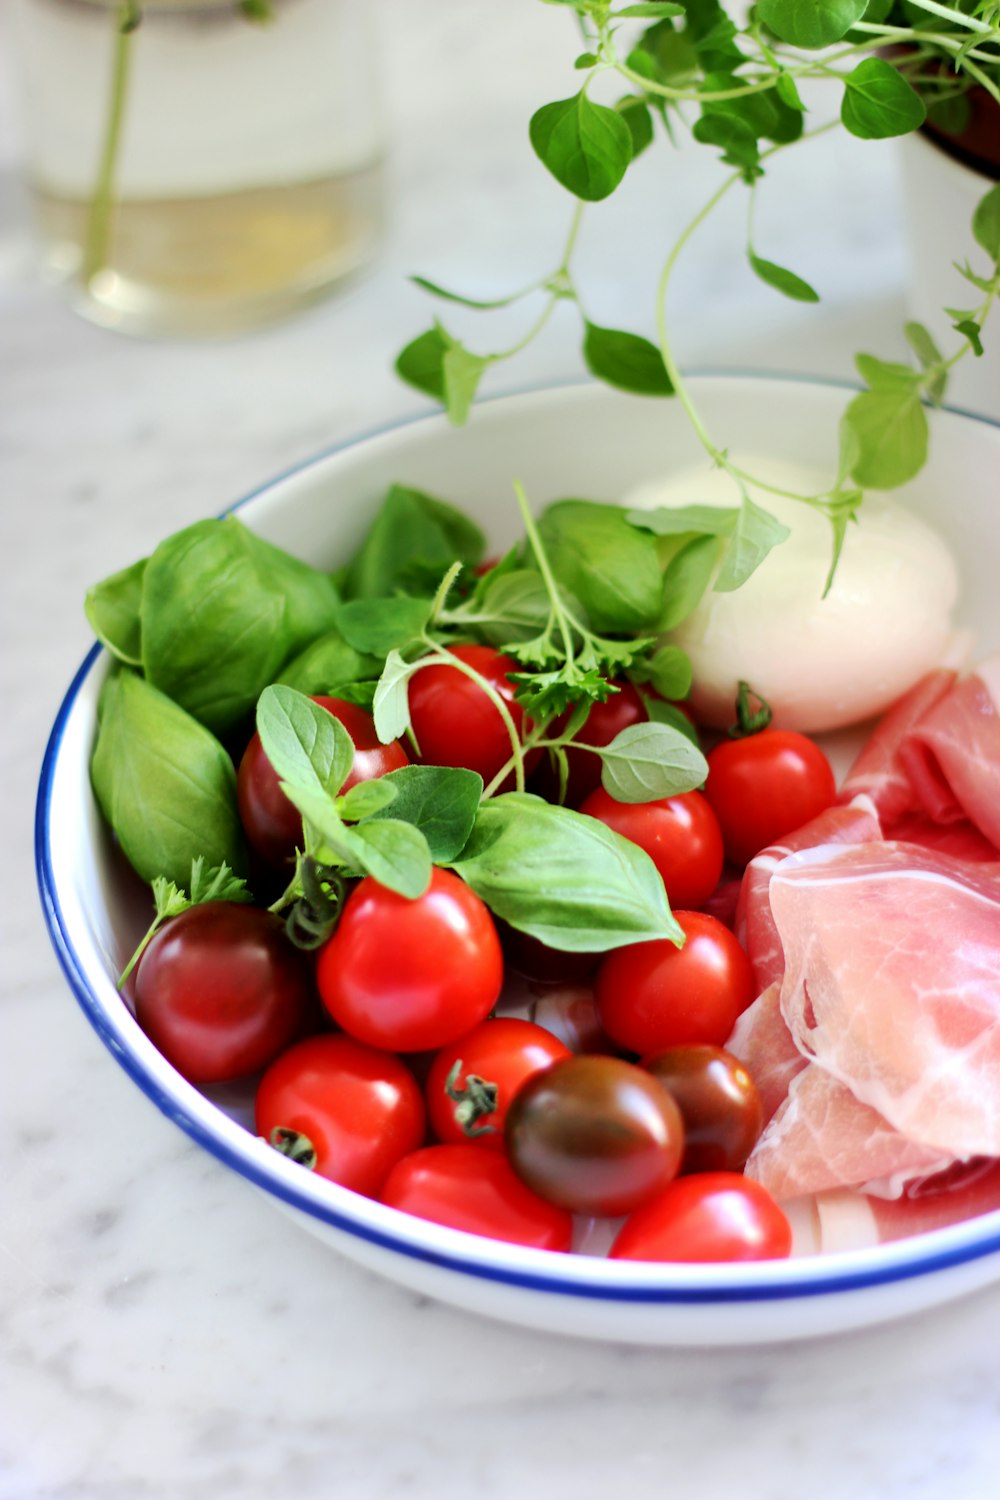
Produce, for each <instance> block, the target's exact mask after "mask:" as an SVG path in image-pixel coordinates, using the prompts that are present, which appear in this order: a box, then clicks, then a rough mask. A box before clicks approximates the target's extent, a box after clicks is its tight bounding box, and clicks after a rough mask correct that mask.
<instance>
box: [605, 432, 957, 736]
mask: <svg viewBox="0 0 1000 1500" xmlns="http://www.w3.org/2000/svg"><path fill="white" fill-rule="evenodd" d="M736 462H737V463H738V464H739V466H740V467H741V468H743V469H745V470H747V471H748V472H750V473H754V474H757V475H758V476H759V477H760V478H762V479H764V480H765V481H767V482H768V483H772V484H776V485H778V486H780V487H781V488H784V489H790V490H796V491H798V492H800V493H803V494H810V493H811V494H818V493H820V492H822V491H823V490H824V489H825V488H826V487H827V486H828V484H829V479H828V477H824V476H823V475H822V474H820V473H818V472H817V473H810V472H809V471H808V470H803V469H802V468H799V467H797V466H796V467H792V466H790V465H787V464H779V463H777V462H775V461H774V460H771V459H763V458H758V457H747V458H739V459H737V460H736ZM751 493H752V498H753V499H754V501H755V503H757V504H759V505H761V506H763V507H764V508H765V509H767V510H769V511H770V512H771V514H772V515H774V516H776V517H777V518H778V520H779V521H782V522H783V523H784V524H785V525H786V526H788V527H789V529H790V535H789V536H788V537H787V538H786V540H785V541H783V542H782V543H780V544H779V545H778V546H777V547H775V548H774V549H773V550H772V551H771V552H770V553H769V554H768V556H767V557H766V558H765V560H764V562H763V563H762V564H761V566H760V567H759V568H758V569H757V571H756V572H755V573H754V574H753V575H752V576H751V577H750V578H749V579H748V580H747V582H746V583H744V584H743V585H742V586H741V587H740V588H738V589H735V590H733V591H732V592H731V593H716V592H714V591H713V590H712V589H711V588H709V590H708V591H707V592H706V593H705V595H704V597H703V599H702V601H701V603H700V604H699V605H698V606H697V608H696V609H695V610H694V612H693V614H691V615H690V616H689V617H688V618H687V619H686V620H684V621H683V622H682V623H681V625H680V626H679V627H678V628H677V629H676V630H674V631H672V632H671V633H670V635H669V637H666V639H669V640H670V641H672V642H673V643H674V644H675V645H678V646H681V647H682V648H683V649H684V650H685V651H686V652H687V653H688V654H689V656H690V658H691V664H692V667H693V671H694V688H693V690H692V693H691V705H692V707H693V709H694V711H695V713H696V714H697V716H698V717H699V718H700V719H701V721H702V722H703V723H705V724H707V725H710V726H712V727H715V728H720V729H721V728H725V727H727V726H728V725H730V724H732V723H733V721H734V712H733V710H734V704H735V699H736V693H737V688H738V684H739V682H740V681H741V680H743V681H745V682H748V683H749V684H750V686H751V687H752V688H753V690H754V691H755V692H756V693H759V694H760V696H761V697H762V698H764V699H766V700H767V702H768V703H769V704H770V705H771V709H772V711H773V713H774V723H775V724H776V725H777V726H779V727H781V728H785V729H799V730H803V731H805V732H806V733H810V734H819V733H823V732H825V731H827V730H833V729H840V728H843V727H844V726H846V725H848V724H854V723H857V722H859V721H861V720H864V719H868V718H870V717H871V716H872V715H874V714H877V713H880V712H881V711H882V710H884V709H885V708H887V707H888V706H889V704H891V703H892V702H894V700H895V699H896V698H898V697H899V696H900V695H901V694H902V693H904V692H906V691H907V689H908V688H910V687H911V686H912V685H913V684H914V683H915V682H916V681H917V679H918V678H919V677H921V676H922V675H923V674H924V673H925V672H927V671H928V670H930V669H931V668H932V667H934V666H937V665H938V664H939V663H940V662H941V661H942V660H943V659H944V658H945V656H946V654H947V652H948V648H949V645H950V644H951V641H952V636H953V629H952V623H951V611H952V609H953V607H954V605H955V601H956V599H957V596H958V570H957V567H956V564H955V560H954V558H953V557H952V555H951V553H950V552H949V550H948V547H947V546H946V544H945V542H944V540H943V539H942V537H941V536H939V535H938V533H937V532H936V531H934V530H933V528H932V527H930V526H929V525H928V524H927V523H926V522H925V521H922V520H921V519H920V518H919V517H917V516H915V515H914V514H913V513H912V512H911V511H909V510H907V508H906V506H905V505H903V504H902V503H900V502H898V501H895V500H891V499H889V498H888V497H887V496H885V495H880V494H875V495H868V496H866V497H865V500H864V503H863V504H862V505H861V507H860V510H859V512H858V520H857V523H856V524H852V525H849V526H848V529H847V535H846V538H845V540H844V547H843V551H842V552H841V556H840V562H839V564H838V567H837V572H836V576H835V578H834V581H833V586H832V588H831V589H830V592H829V593H828V594H827V596H826V598H825V599H824V598H823V587H824V584H825V582H826V577H827V573H828V571H829V567H830V558H831V546H832V531H831V527H830V523H829V521H828V520H827V519H826V517H825V516H823V515H821V514H820V513H819V512H818V511H816V510H814V509H812V507H810V506H808V505H803V504H802V502H801V501H798V500H789V499H785V498H783V497H781V496H778V495H772V494H769V493H766V492H764V491H761V490H756V491H754V490H753V488H752V487H751ZM622 503H623V504H624V506H625V508H626V509H627V510H639V509H642V510H646V509H651V508H654V507H656V506H661V505H664V506H683V505H693V504H699V505H713V506H734V505H738V504H739V495H738V492H737V491H736V488H735V486H734V484H733V481H732V480H731V479H730V478H729V476H728V475H727V474H725V473H724V472H723V471H721V470H719V469H710V470H707V471H706V470H705V469H702V468H698V469H691V470H688V471H685V472H683V473H680V474H677V475H672V476H670V477H669V478H665V479H653V480H649V481H646V482H644V483H643V484H641V485H639V486H638V487H637V488H636V489H634V490H633V491H632V492H631V493H629V494H628V495H626V496H625V498H624V500H623V502H622Z"/></svg>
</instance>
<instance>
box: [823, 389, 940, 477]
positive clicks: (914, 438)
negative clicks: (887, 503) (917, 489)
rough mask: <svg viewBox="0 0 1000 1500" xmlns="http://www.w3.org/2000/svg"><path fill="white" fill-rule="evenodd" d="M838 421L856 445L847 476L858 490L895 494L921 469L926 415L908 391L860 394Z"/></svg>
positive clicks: (924, 452)
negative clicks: (854, 482)
mask: <svg viewBox="0 0 1000 1500" xmlns="http://www.w3.org/2000/svg"><path fill="white" fill-rule="evenodd" d="M841 420H842V422H843V423H845V424H846V425H847V427H848V428H849V429H850V432H851V437H852V440H853V442H854V443H855V444H856V445H857V446H856V454H857V456H856V458H855V459H854V462H853V464H852V466H851V473H852V475H853V476H854V479H855V480H856V481H857V483H858V484H859V485H861V486H862V488H865V489H867V488H869V487H870V488H872V489H877V490H891V489H895V488H896V486H897V485H900V484H905V483H906V481H907V480H908V479H912V478H913V476H914V474H917V473H919V471H920V469H921V468H922V467H923V464H924V461H925V459H926V457H927V440H928V433H927V414H926V412H925V411H924V408H923V406H922V405H921V403H920V397H919V395H918V394H917V391H916V390H915V389H913V388H912V387H911V388H907V387H904V386H899V387H893V386H887V387H885V388H883V389H879V390H873V391H862V392H861V394H860V396H855V398H854V400H853V401H852V402H851V404H850V405H849V406H848V408H847V410H846V411H845V413H844V415H843V418H842V419H841Z"/></svg>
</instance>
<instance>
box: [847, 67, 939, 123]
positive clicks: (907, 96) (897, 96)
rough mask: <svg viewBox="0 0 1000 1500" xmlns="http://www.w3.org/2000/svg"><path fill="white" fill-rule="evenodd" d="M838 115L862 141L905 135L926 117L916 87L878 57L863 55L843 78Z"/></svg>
mask: <svg viewBox="0 0 1000 1500" xmlns="http://www.w3.org/2000/svg"><path fill="white" fill-rule="evenodd" d="M840 118H841V119H842V120H843V122H844V125H845V126H846V128H847V129H848V130H849V131H850V132H851V134H852V135H856V136H859V137H860V138H861V139H862V140H886V139H888V138H889V137H890V136H897V135H909V134H910V133H911V131H914V130H918V129H919V128H920V126H921V125H922V124H923V123H924V120H925V119H926V118H927V111H926V109H925V108H924V102H923V100H922V99H921V97H920V95H919V94H918V93H917V91H916V89H915V88H913V86H912V85H911V84H909V83H907V81H906V79H905V78H904V77H903V76H902V74H901V73H899V72H897V71H896V69H895V68H894V67H893V66H892V64H891V63H887V62H885V61H884V59H883V58H881V57H866V58H865V60H864V62H860V63H858V65H857V67H856V68H854V69H853V71H852V72H850V73H848V75H847V77H846V78H845V79H844V98H843V101H842V103H841V107H840Z"/></svg>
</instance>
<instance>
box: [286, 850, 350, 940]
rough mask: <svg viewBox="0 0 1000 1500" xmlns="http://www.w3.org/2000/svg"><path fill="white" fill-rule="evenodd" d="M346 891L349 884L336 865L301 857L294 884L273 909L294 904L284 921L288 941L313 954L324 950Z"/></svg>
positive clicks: (306, 855) (310, 856)
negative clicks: (317, 950) (320, 949)
mask: <svg viewBox="0 0 1000 1500" xmlns="http://www.w3.org/2000/svg"><path fill="white" fill-rule="evenodd" d="M345 891H346V882H345V880H344V878H343V875H342V874H341V871H340V870H339V869H338V868H337V866H336V865H324V864H321V863H320V861H319V860H318V859H315V858H313V856H312V855H311V854H300V855H299V856H298V863H297V865H296V869H295V877H294V879H293V880H292V883H291V885H290V886H289V887H288V890H287V891H286V892H285V894H284V895H283V896H282V897H281V898H280V900H279V901H277V902H276V903H275V905H274V906H272V908H271V910H272V911H278V910H280V909H281V908H282V907H284V906H285V905H286V904H287V903H288V902H290V903H291V905H290V906H289V911H288V915H287V917H286V918H285V931H286V932H287V934H288V938H289V941H290V942H292V943H294V945H295V947H296V948H303V949H305V951H306V952H311V951H312V950H313V949H314V948H321V947H322V946H323V944H324V943H325V942H326V940H327V938H328V937H330V935H331V933H332V932H333V929H334V928H335V927H336V925H337V922H338V920H339V918H340V911H341V908H342V906H343V904H344V894H345Z"/></svg>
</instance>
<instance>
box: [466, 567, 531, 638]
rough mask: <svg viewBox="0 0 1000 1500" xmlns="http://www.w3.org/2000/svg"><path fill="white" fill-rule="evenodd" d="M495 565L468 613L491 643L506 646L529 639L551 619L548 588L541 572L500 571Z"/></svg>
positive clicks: (528, 570) (469, 618) (516, 569)
mask: <svg viewBox="0 0 1000 1500" xmlns="http://www.w3.org/2000/svg"><path fill="white" fill-rule="evenodd" d="M496 572H497V570H496V569H494V570H493V573H490V574H487V577H486V578H485V579H484V580H483V582H484V583H485V584H486V587H485V588H484V589H483V590H482V592H481V594H480V595H479V599H478V602H477V604H476V606H475V608H474V609H473V610H472V611H471V612H470V614H469V615H468V617H467V618H468V620H469V623H470V624H474V625H475V627H476V629H477V630H478V631H480V632H481V634H482V635H483V636H484V637H485V638H486V640H487V642H488V643H489V644H490V645H491V646H506V645H508V644H510V643H513V642H518V641H524V640H527V639H528V638H529V637H530V636H533V635H537V634H538V632H539V631H541V630H544V628H545V626H546V624H547V623H548V618H549V610H550V608H551V605H550V601H549V592H548V589H547V588H546V587H545V584H544V582H543V580H542V576H541V574H540V573H534V572H532V571H531V569H530V568H515V569H513V570H512V571H510V572H504V573H499V574H497V576H494V574H496Z"/></svg>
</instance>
